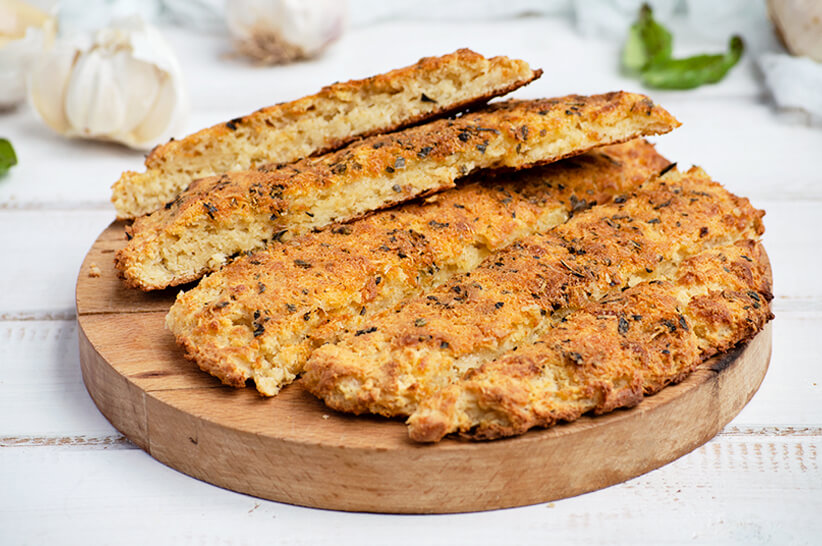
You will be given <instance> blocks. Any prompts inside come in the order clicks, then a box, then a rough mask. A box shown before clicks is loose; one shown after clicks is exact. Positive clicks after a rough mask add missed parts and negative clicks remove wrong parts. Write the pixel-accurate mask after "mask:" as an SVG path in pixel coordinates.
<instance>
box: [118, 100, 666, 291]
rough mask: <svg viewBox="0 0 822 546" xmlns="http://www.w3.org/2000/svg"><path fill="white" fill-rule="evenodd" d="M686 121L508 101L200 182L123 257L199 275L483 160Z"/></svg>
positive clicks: (530, 159)
mask: <svg viewBox="0 0 822 546" xmlns="http://www.w3.org/2000/svg"><path fill="white" fill-rule="evenodd" d="M678 125H679V123H678V122H677V121H676V120H675V119H674V118H673V117H672V116H671V115H670V114H669V113H668V112H666V111H665V110H663V109H662V108H660V107H658V106H655V105H654V104H653V102H651V100H650V99H648V98H647V97H645V96H643V95H637V94H632V93H625V92H616V93H608V94H605V95H595V96H590V97H582V96H576V95H574V96H568V97H562V98H557V99H539V100H530V101H518V100H517V101H505V102H500V103H496V104H493V105H490V106H488V107H486V108H483V109H481V110H478V111H475V112H472V113H468V114H465V115H463V116H461V117H458V118H455V119H441V120H437V121H433V122H430V123H427V124H425V125H421V126H416V127H411V128H408V129H405V130H403V131H399V132H396V133H392V134H388V135H378V136H373V137H369V138H367V139H364V140H361V141H358V142H356V143H354V144H351V145H350V146H348V147H347V148H344V149H342V150H339V151H337V152H333V153H330V154H327V155H324V156H320V157H317V158H308V159H304V160H301V161H298V162H296V163H292V164H290V165H287V166H279V167H277V168H271V169H265V170H258V171H245V172H239V173H230V174H225V175H222V176H219V177H212V178H204V179H199V180H197V181H195V182H194V183H192V184H191V186H189V188H188V189H187V190H186V191H184V192H183V193H182V194H180V196H179V197H178V198H177V199H176V200H175V201H174V202H171V203H168V204H167V205H166V206H165V207H164V208H163V209H161V210H159V211H156V212H154V213H152V214H150V215H148V216H144V217H141V218H138V219H137V220H136V221H135V222H134V224H133V225H132V226H129V227H128V228H127V235H128V236H129V237H130V239H131V240H130V241H129V242H128V244H127V245H126V246H125V247H124V248H123V249H121V250H120V251H119V252H118V253H117V256H116V261H115V263H116V266H117V268H118V269H119V270H120V271H121V273H122V275H123V277H124V278H125V280H126V282H127V283H128V284H129V285H131V286H135V287H139V288H142V289H144V290H152V289H158V288H165V287H168V286H174V285H179V284H183V283H186V282H190V281H193V280H196V279H198V278H200V277H201V276H202V275H204V274H205V273H207V272H209V271H213V270H215V269H217V268H219V267H220V266H221V265H223V264H224V263H225V262H226V261H227V260H228V259H229V258H230V257H231V256H233V255H236V254H239V253H241V252H249V251H255V250H258V249H261V248H263V247H265V246H266V245H267V244H268V243H269V242H271V241H283V240H286V239H287V238H289V237H293V236H299V235H302V234H304V233H306V232H308V231H311V230H312V229H315V228H319V227H322V226H325V225H328V224H330V223H331V222H333V221H347V220H350V219H353V218H356V217H359V216H362V215H363V214H365V213H367V212H370V211H373V210H377V209H380V208H384V207H387V206H390V205H393V204H396V203H400V202H403V201H407V200H409V199H411V198H413V197H416V196H419V195H425V194H430V193H433V192H436V191H440V190H443V189H446V188H449V187H452V186H453V185H454V181H455V180H456V179H457V178H459V177H461V176H465V175H468V174H470V173H472V172H475V171H477V170H480V169H502V168H508V169H520V168H523V167H527V166H533V165H538V164H543V163H551V162H554V161H557V160H559V159H562V158H564V157H568V156H572V155H578V154H580V153H583V152H585V151H588V150H590V149H592V148H594V147H597V146H602V145H606V144H613V143H618V142H624V141H626V140H629V139H631V138H634V137H638V136H644V135H649V134H660V133H666V132H668V131H670V130H671V129H673V128H674V127H676V126H678Z"/></svg>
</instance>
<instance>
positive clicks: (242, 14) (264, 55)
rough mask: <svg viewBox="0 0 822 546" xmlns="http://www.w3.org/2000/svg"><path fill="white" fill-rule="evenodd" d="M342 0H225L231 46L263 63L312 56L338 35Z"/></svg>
mask: <svg viewBox="0 0 822 546" xmlns="http://www.w3.org/2000/svg"><path fill="white" fill-rule="evenodd" d="M345 12H346V3H345V1H344V0H226V5H225V18H226V24H227V25H228V30H229V33H230V34H231V37H232V39H233V41H234V46H235V48H236V49H237V51H239V52H240V53H243V54H244V55H247V56H249V57H251V58H252V59H254V60H255V61H257V62H260V63H263V64H280V63H287V62H291V61H296V60H298V59H305V58H309V57H313V56H314V55H316V54H318V53H319V52H320V51H322V50H323V49H324V48H325V47H326V46H327V45H328V44H330V43H331V42H333V41H334V40H336V39H337V38H339V37H340V35H341V34H342V31H343V27H344V26H345Z"/></svg>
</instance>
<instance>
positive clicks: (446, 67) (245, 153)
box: [111, 49, 542, 218]
mask: <svg viewBox="0 0 822 546" xmlns="http://www.w3.org/2000/svg"><path fill="white" fill-rule="evenodd" d="M541 73H542V72H541V71H540V70H532V69H531V68H529V66H528V64H527V63H526V62H524V61H520V60H515V59H509V58H507V57H493V58H491V59H486V58H485V57H483V56H482V55H479V54H478V53H474V52H473V51H471V50H469V49H460V50H458V51H456V52H454V53H451V54H448V55H443V56H442V57H429V58H425V59H421V60H420V61H419V62H418V63H416V64H414V65H412V66H409V67H406V68H400V69H398V70H393V71H391V72H388V73H386V74H381V75H378V76H373V77H370V78H366V79H363V80H354V81H349V82H345V83H335V84H334V85H331V86H328V87H325V88H323V89H322V90H321V91H320V92H319V93H317V94H316V95H311V96H308V97H304V98H302V99H298V100H295V101H292V102H285V103H281V104H277V105H276V106H269V107H267V108H263V109H261V110H258V111H256V112H254V113H252V114H249V115H247V116H243V117H240V118H237V119H233V120H231V121H228V122H225V123H220V124H218V125H215V126H213V127H210V128H208V129H203V130H202V131H199V132H197V133H194V134H192V135H189V136H187V137H185V138H182V139H180V140H172V141H170V142H168V143H167V144H164V145H162V146H158V147H156V148H155V149H154V150H152V151H151V153H150V154H149V155H148V157H147V158H146V161H145V166H146V170H145V172H141V173H137V172H132V171H127V172H124V173H123V174H122V176H121V177H120V180H118V181H117V182H116V183H115V184H114V186H113V188H112V190H113V191H112V197H111V200H112V202H113V203H114V207H115V208H116V209H117V216H118V218H136V217H137V216H142V215H143V214H147V213H149V212H152V211H154V210H157V209H159V208H160V207H162V206H163V205H164V204H165V203H168V202H169V201H171V200H173V199H174V198H175V197H177V195H178V194H179V193H180V192H181V191H183V190H184V189H185V188H186V187H188V185H189V184H190V183H191V182H192V181H193V180H195V179H197V178H203V177H206V176H212V175H216V174H222V173H224V172H228V171H238V170H246V169H252V168H256V167H259V166H261V165H265V164H267V163H291V162H292V161H295V160H297V159H299V158H301V157H308V156H310V155H314V154H319V153H323V152H326V151H329V150H334V149H336V148H340V147H342V146H344V145H345V144H347V143H349V142H352V141H353V140H355V139H357V138H358V137H362V136H367V135H371V134H376V133H384V132H389V131H393V130H396V129H399V128H401V127H405V126H408V125H411V124H414V123H417V122H420V121H422V120H425V119H429V118H431V117H433V116H437V115H442V114H446V113H449V112H454V111H457V110H459V109H462V108H465V107H466V106H469V105H471V104H476V103H480V102H484V101H486V100H488V99H490V98H492V97H496V96H499V95H504V94H505V93H508V92H510V91H513V90H514V89H517V88H519V87H521V86H523V85H526V84H527V83H529V82H531V81H533V80H534V79H536V78H538V77H539V76H540V74H541Z"/></svg>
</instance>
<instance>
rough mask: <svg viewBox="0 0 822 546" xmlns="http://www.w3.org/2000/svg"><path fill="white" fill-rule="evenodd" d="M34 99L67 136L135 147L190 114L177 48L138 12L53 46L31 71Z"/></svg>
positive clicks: (145, 144) (162, 137) (174, 126)
mask: <svg viewBox="0 0 822 546" xmlns="http://www.w3.org/2000/svg"><path fill="white" fill-rule="evenodd" d="M29 99H30V101H31V104H32V106H33V107H34V109H35V110H36V111H37V112H38V113H39V115H40V117H41V118H42V119H43V121H44V122H45V123H46V124H47V125H48V126H49V127H51V128H52V129H54V130H55V131H57V132H58V133H60V134H62V135H65V136H69V137H81V138H91V139H100V140H113V141H116V142H121V143H123V144H126V145H127V146H130V147H132V148H148V147H150V146H152V145H153V144H156V143H158V142H160V141H161V140H165V139H166V138H168V137H169V136H171V135H172V134H174V133H175V132H177V131H179V130H181V129H182V128H183V127H182V126H183V124H184V123H185V121H186V119H187V116H188V99H187V96H186V94H185V91H184V88H183V80H182V75H181V72H180V67H179V65H178V63H177V60H176V58H175V56H174V52H173V51H172V50H171V48H170V47H169V46H168V44H167V43H166V42H165V40H164V39H163V38H162V36H161V35H160V33H159V32H158V31H157V30H156V29H155V28H153V27H151V26H150V25H147V24H145V23H144V22H143V21H142V20H141V19H139V18H128V19H121V20H119V21H115V22H114V23H112V25H111V26H109V27H106V28H103V29H101V30H98V31H97V32H96V33H95V34H94V35H93V36H90V35H87V34H81V35H77V36H75V37H74V38H73V39H71V40H69V41H64V42H58V43H57V44H55V46H54V48H53V49H52V50H51V51H50V52H48V53H47V54H45V55H43V56H42V57H41V58H40V60H39V61H38V63H37V64H36V66H35V67H34V68H33V69H32V72H31V74H30V80H29Z"/></svg>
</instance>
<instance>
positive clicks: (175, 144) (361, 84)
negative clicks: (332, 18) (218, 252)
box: [145, 48, 542, 168]
mask: <svg viewBox="0 0 822 546" xmlns="http://www.w3.org/2000/svg"><path fill="white" fill-rule="evenodd" d="M455 64H456V65H457V66H460V67H472V66H477V67H483V68H485V69H486V70H487V66H488V65H489V64H490V65H495V64H501V65H509V64H510V65H511V66H510V68H509V72H510V73H511V76H512V77H514V74H515V73H517V72H519V71H520V69H521V67H522V65H524V66H527V64H526V63H525V62H524V61H519V60H516V59H509V58H508V57H503V56H498V57H490V58H488V59H486V58H485V57H484V56H482V55H480V54H479V53H477V52H475V51H472V50H471V49H468V48H461V49H458V50H457V51H455V52H454V53H449V54H447V55H441V56H438V57H423V58H421V59H420V60H419V61H417V62H416V63H414V64H412V65H410V66H406V67H402V68H397V69H394V70H391V71H389V72H386V73H384V74H377V75H375V76H370V77H368V78H364V79H361V80H349V81H347V82H337V83H334V84H331V85H327V86H325V87H323V88H322V89H321V90H320V91H319V92H318V93H316V94H314V95H309V96H306V97H302V98H300V99H297V100H294V101H289V102H281V103H279V104H275V105H273V106H267V107H264V108H260V109H259V110H257V111H255V112H252V113H251V114H248V115H245V116H241V117H239V118H235V119H232V120H231V121H228V122H223V123H218V124H216V125H213V126H211V127H208V128H206V129H202V130H200V131H197V132H196V133H194V134H192V135H189V136H188V137H186V138H184V139H179V140H172V141H169V142H168V143H166V144H162V145H160V146H156V147H155V148H154V149H153V150H151V152H150V153H149V154H148V156H146V160H145V165H146V167H147V168H152V167H155V166H157V165H159V164H160V163H162V162H163V161H165V160H167V158H168V157H169V156H173V155H176V154H180V153H182V154H183V155H185V151H184V148H185V147H186V142H185V141H186V139H196V140H219V139H220V137H224V136H228V135H231V134H232V133H233V131H235V130H236V126H239V125H246V124H252V125H261V127H259V130H264V127H262V126H264V125H265V119H266V117H267V116H268V115H270V114H271V113H274V112H276V113H277V115H278V116H283V117H285V118H288V119H298V118H299V117H300V116H304V115H306V114H309V113H310V112H311V110H312V109H313V107H314V104H315V103H316V102H317V101H318V100H336V101H342V102H345V101H347V100H351V97H352V96H354V95H357V94H359V93H364V94H366V95H376V94H381V93H389V94H391V93H396V92H397V91H398V90H399V89H401V88H402V86H403V85H405V82H406V81H407V80H409V79H415V78H417V77H419V76H418V75H420V74H431V73H435V72H440V71H442V70H443V69H447V68H450V67H451V66H453V65H455ZM529 72H530V74H529V75H530V77H529V78H525V79H515V80H514V81H510V82H507V83H506V84H504V85H502V86H500V87H498V88H496V89H494V90H492V91H488V92H486V93H485V94H483V95H479V96H476V97H470V98H466V99H464V100H463V101H460V102H455V103H451V104H445V105H440V104H437V103H433V104H437V106H433V107H432V109H431V110H430V111H429V112H426V113H421V114H419V115H417V116H415V117H410V118H408V119H405V120H403V122H402V123H396V124H394V125H390V126H386V127H377V128H374V129H371V130H369V131H365V132H362V133H353V134H350V135H348V136H346V137H343V138H336V139H334V140H332V141H329V142H325V143H323V145H322V146H321V147H318V148H317V149H316V151H314V152H313V153H312V155H321V154H323V153H325V152H328V151H330V150H335V149H337V148H341V147H343V146H344V145H346V144H348V143H350V142H353V141H354V140H357V139H358V138H362V137H367V136H371V135H374V134H379V133H390V132H394V131H396V130H398V129H401V128H403V127H408V126H410V125H414V124H416V123H419V122H421V121H423V120H426V119H430V118H431V117H435V116H439V115H445V114H449V113H452V112H455V111H459V110H461V109H463V108H464V107H466V106H468V105H471V104H478V103H482V102H485V101H487V100H489V99H491V98H493V97H498V96H501V95H505V94H507V93H510V92H511V91H514V90H516V89H519V88H520V87H522V86H524V85H527V84H528V83H530V82H532V81H533V80H535V79H537V78H539V77H540V76H541V75H542V70H540V69H536V70H532V71H529ZM517 75H519V74H517ZM422 102H428V101H425V100H423V101H422ZM231 125H234V126H235V128H234V129H232V127H231Z"/></svg>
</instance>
